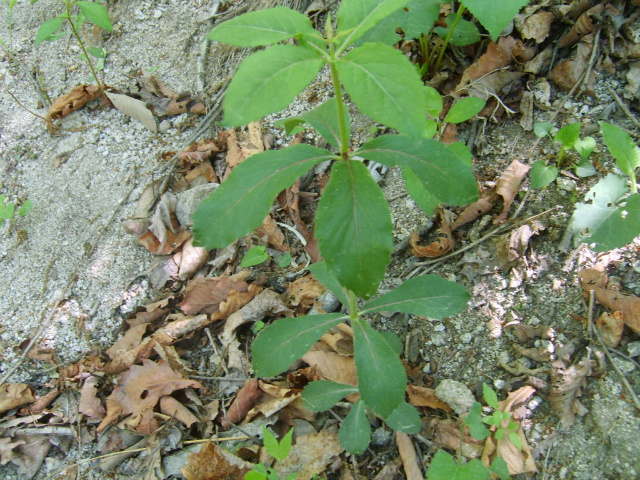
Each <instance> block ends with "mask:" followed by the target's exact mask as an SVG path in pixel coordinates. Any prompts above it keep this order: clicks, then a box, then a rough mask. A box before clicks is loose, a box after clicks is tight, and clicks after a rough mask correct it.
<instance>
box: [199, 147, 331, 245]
mask: <svg viewBox="0 0 640 480" xmlns="http://www.w3.org/2000/svg"><path fill="white" fill-rule="evenodd" d="M330 158H333V156H332V155H331V153H330V152H329V151H328V150H322V149H320V148H315V147H312V146H310V145H302V144H300V145H293V146H291V147H289V148H287V149H285V150H270V151H267V152H262V153H259V154H256V155H253V156H251V157H249V158H247V159H246V160H245V161H244V162H242V163H241V164H240V165H238V166H237V167H236V168H234V169H233V171H232V172H231V174H230V175H229V176H228V177H227V179H226V180H225V181H224V182H223V183H222V185H220V186H219V187H218V188H217V189H216V190H215V191H214V192H213V193H212V194H211V195H210V196H209V197H208V198H206V199H205V200H204V201H203V202H202V203H201V204H200V206H199V207H198V209H197V210H196V212H195V213H194V214H193V222H194V225H193V233H194V236H195V238H196V241H197V243H198V244H199V245H202V246H206V247H207V248H209V249H212V248H224V247H226V246H227V245H229V244H230V243H231V242H233V241H234V240H236V239H237V238H239V237H241V236H243V235H246V234H247V233H249V232H251V231H252V230H253V229H254V228H257V227H259V226H260V225H261V224H262V221H263V220H264V217H266V216H267V213H268V212H269V207H270V206H271V204H272V203H273V200H274V199H275V197H276V195H278V193H280V192H281V191H282V190H284V189H285V188H287V187H288V186H289V185H291V184H292V183H293V182H295V180H296V178H298V177H299V176H300V175H302V174H303V173H305V172H306V171H307V170H309V169H310V168H311V167H312V166H313V165H315V164H316V163H320V162H322V161H324V160H328V159H330ZM249 207H250V208H249Z"/></svg>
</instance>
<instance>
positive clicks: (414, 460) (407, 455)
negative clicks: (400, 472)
mask: <svg viewBox="0 0 640 480" xmlns="http://www.w3.org/2000/svg"><path fill="white" fill-rule="evenodd" d="M396 444H397V445H398V452H399V453H400V458H402V465H403V466H404V473H405V474H406V477H407V480H423V478H424V477H423V476H422V471H421V470H420V466H419V465H418V457H417V455H416V449H415V448H414V447H413V443H411V438H409V435H407V434H406V433H404V432H396Z"/></svg>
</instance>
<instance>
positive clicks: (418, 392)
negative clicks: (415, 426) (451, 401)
mask: <svg viewBox="0 0 640 480" xmlns="http://www.w3.org/2000/svg"><path fill="white" fill-rule="evenodd" d="M407 394H408V395H409V403H410V404H411V405H413V406H414V407H429V408H439V409H440V410H444V411H445V412H451V411H452V410H451V407H450V406H449V405H447V404H446V403H445V402H443V401H442V400H440V399H439V398H438V397H437V396H436V391H435V389H433V388H427V387H419V386H416V385H407Z"/></svg>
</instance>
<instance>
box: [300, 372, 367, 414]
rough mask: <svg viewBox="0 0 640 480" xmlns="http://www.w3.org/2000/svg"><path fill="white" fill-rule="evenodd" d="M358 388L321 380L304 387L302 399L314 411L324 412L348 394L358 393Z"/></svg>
mask: <svg viewBox="0 0 640 480" xmlns="http://www.w3.org/2000/svg"><path fill="white" fill-rule="evenodd" d="M357 391H358V389H357V388H356V387H354V386H351V385H344V384H342V383H335V382H329V381H327V380H319V381H315V382H311V383H310V384H309V385H307V386H306V387H304V391H303V392H302V401H303V402H304V405H305V406H306V407H307V408H308V409H309V410H311V411H312V412H324V411H325V410H329V409H330V408H332V407H333V406H335V404H336V403H338V402H339V401H340V400H342V399H343V398H344V397H346V396H347V395H351V394H352V393H357Z"/></svg>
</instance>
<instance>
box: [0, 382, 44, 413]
mask: <svg viewBox="0 0 640 480" xmlns="http://www.w3.org/2000/svg"><path fill="white" fill-rule="evenodd" d="M35 399H36V397H35V390H34V389H33V388H31V387H30V386H29V385H27V384H25V383H5V384H4V385H2V386H1V387H0V413H2V412H6V411H7V410H11V409H13V408H16V407H19V406H20V405H25V404H27V403H31V402H34V401H35Z"/></svg>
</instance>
